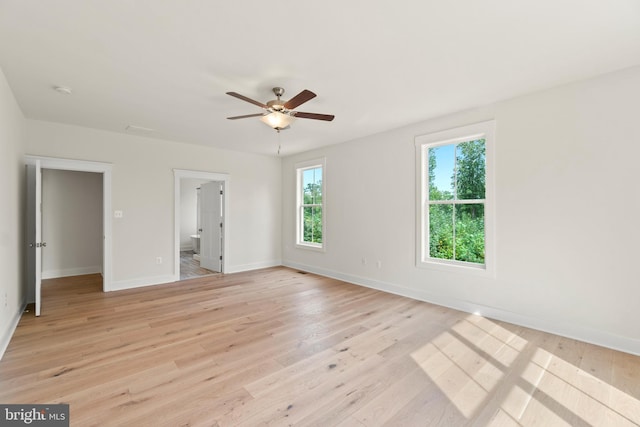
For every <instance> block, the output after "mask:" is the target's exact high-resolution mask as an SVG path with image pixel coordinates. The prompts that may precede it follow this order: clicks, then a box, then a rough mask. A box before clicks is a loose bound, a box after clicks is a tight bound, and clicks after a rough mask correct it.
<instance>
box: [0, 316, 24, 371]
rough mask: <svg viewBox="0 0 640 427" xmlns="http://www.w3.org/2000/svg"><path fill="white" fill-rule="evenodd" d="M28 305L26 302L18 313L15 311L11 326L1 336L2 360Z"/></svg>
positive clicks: (0, 358)
mask: <svg viewBox="0 0 640 427" xmlns="http://www.w3.org/2000/svg"><path fill="white" fill-rule="evenodd" d="M26 307H27V305H26V304H22V305H21V307H20V309H19V310H18V311H17V312H16V313H14V315H13V317H12V318H11V321H10V322H9V327H8V328H7V329H6V330H5V331H3V332H2V336H0V360H2V357H3V356H4V352H5V351H7V347H9V343H10V342H11V338H12V337H13V334H14V333H15V332H16V328H17V327H18V323H20V318H21V317H22V313H24V309H25V308H26Z"/></svg>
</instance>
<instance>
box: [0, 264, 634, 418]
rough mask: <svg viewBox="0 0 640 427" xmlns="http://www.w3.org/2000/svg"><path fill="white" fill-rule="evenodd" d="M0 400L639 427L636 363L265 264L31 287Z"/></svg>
mask: <svg viewBox="0 0 640 427" xmlns="http://www.w3.org/2000/svg"><path fill="white" fill-rule="evenodd" d="M0 402H2V403H25V402H26V403H60V402H64V403H69V404H70V411H71V412H70V414H71V425H73V426H94V425H95V426H123V425H140V426H146V425H166V426H177V425H190V426H219V427H222V426H233V427H236V426H252V427H253V426H258V425H274V426H289V425H296V426H298V425H299V426H329V425H331V426H333V425H336V426H338V425H340V426H356V427H361V426H382V425H384V426H394V427H395V426H432V425H433V426H459V425H476V426H486V425H496V426H510V427H511V426H521V427H522V426H533V425H544V426H547V425H598V426H600V425H603V426H607V425H612V426H616V427H617V426H620V425H623V426H624V425H629V426H632V425H635V426H638V425H640V357H638V356H633V355H629V354H625V353H620V352H616V351H614V350H610V349H605V348H602V347H597V346H593V345H591V344H585V343H581V342H578V341H575V340H571V339H567V338H562V337H558V336H555V335H550V334H545V333H543V332H539V331H533V330H530V329H527V328H523V327H519V326H514V325H510V324H507V323H504V322H498V321H494V320H491V319H486V318H483V317H480V316H474V315H470V314H467V313H462V312H459V311H456V310H450V309H447V308H444V307H438V306H434V305H431V304H428V303H424V302H419V301H415V300H411V299H407V298H403V297H399V296H397V295H390V294H385V293H382V292H378V291H375V290H372V289H368V288H363V287H359V286H355V285H350V284H347V283H344V282H341V281H339V280H335V279H328V278H324V277H320V276H316V275H313V274H302V273H300V272H298V271H296V270H292V269H289V268H284V267H278V268H269V269H264V270H256V271H250V272H246V273H238V274H229V275H223V274H217V275H212V276H206V277H199V278H193V279H189V280H185V281H182V282H177V283H173V284H165V285H158V286H151V287H146V288H138V289H130V290H125V291H119V292H110V293H103V292H102V284H101V278H100V276H99V275H86V276H76V277H69V278H61V279H52V280H48V281H45V282H44V283H43V312H42V316H41V317H39V318H36V317H34V316H33V312H32V311H30V312H28V313H25V314H24V315H23V317H22V319H21V320H20V323H19V325H18V328H17V329H16V332H15V334H14V336H13V338H12V340H11V342H10V343H9V346H8V348H7V351H6V353H5V355H4V358H3V359H2V360H1V361H0Z"/></svg>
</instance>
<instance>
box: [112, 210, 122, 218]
mask: <svg viewBox="0 0 640 427" xmlns="http://www.w3.org/2000/svg"><path fill="white" fill-rule="evenodd" d="M113 217H114V218H122V211H114V212H113Z"/></svg>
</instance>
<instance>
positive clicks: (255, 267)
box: [225, 260, 282, 274]
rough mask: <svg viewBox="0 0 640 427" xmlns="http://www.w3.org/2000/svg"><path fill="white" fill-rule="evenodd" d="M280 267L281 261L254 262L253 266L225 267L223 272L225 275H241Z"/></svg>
mask: <svg viewBox="0 0 640 427" xmlns="http://www.w3.org/2000/svg"><path fill="white" fill-rule="evenodd" d="M281 265H282V261H280V260H274V261H265V262H256V263H253V264H240V265H232V266H227V270H226V271H225V274H231V273H241V272H243V271H251V270H259V269H261V268H270V267H278V266H281Z"/></svg>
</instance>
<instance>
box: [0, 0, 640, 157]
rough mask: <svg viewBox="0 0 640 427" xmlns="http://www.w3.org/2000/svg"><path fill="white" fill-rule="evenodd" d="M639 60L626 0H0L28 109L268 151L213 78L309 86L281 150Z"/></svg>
mask: <svg viewBox="0 0 640 427" xmlns="http://www.w3.org/2000/svg"><path fill="white" fill-rule="evenodd" d="M639 64H640V1H638V0H604V1H603V0H537V1H519V0H452V1H443V0H440V1H435V0H415V1H402V0H397V1H393V2H392V1H389V0H384V1H381V0H368V1H364V0H357V1H354V0H352V1H345V0H341V1H338V0H324V1H316V2H307V1H301V0H298V1H293V0H271V1H264V0H244V1H214V0H209V1H207V0H108V1H101V0H56V1H43V0H0V67H1V68H2V69H3V71H4V73H5V75H6V77H7V79H8V81H9V84H10V85H11V87H12V89H13V92H14V95H15V97H16V99H17V100H18V103H19V104H20V107H21V108H22V111H23V112H24V114H25V115H26V116H27V117H28V118H33V119H39V120H47V121H54V122H61V123H69V124H75V125H80V126H87V127H92V128H98V129H105V130H110V131H115V132H128V131H127V130H126V127H127V126H128V125H136V126H142V127H146V128H151V129H154V131H153V132H148V133H145V132H140V131H134V132H133V133H136V134H140V135H145V136H151V137H154V138H161V139H169V140H174V141H178V142H186V143H195V144H202V145H208V146H215V147H221V148H227V149H233V150H241V151H250V152H256V153H264V154H269V155H275V153H276V150H277V145H278V138H277V135H276V133H275V131H273V130H272V129H270V128H269V127H267V126H266V125H264V124H263V123H261V122H260V121H259V119H258V118H250V119H244V120H236V121H231V120H227V119H226V117H228V116H234V115H242V114H251V113H259V112H260V111H261V110H260V109H259V108H258V107H256V106H254V105H252V104H249V103H246V102H243V101H241V100H239V99H236V98H233V97H230V96H228V95H225V92H228V91H235V92H239V93H241V94H243V95H246V96H248V97H250V98H253V99H256V100H259V101H262V102H266V101H267V100H269V99H273V98H274V96H273V94H272V93H271V88H272V87H273V86H282V87H284V88H285V90H286V93H285V96H284V97H283V98H284V99H289V98H290V97H293V95H295V94H297V93H298V92H300V91H301V90H303V89H309V90H311V91H313V92H315V93H317V94H318V96H317V98H315V99H312V100H311V101H309V102H308V103H306V104H304V105H303V106H301V107H299V108H298V110H301V111H308V112H317V113H329V114H335V115H336V118H335V120H334V121H333V122H322V121H315V120H305V119H297V120H296V121H295V123H293V125H292V126H291V129H287V130H285V131H283V132H282V133H281V135H280V137H281V142H282V146H283V148H282V153H283V154H285V155H286V154H291V153H294V152H300V151H304V150H308V149H311V148H314V147H319V146H322V145H328V144H335V143H339V142H344V141H347V140H351V139H354V138H358V137H362V136H366V135H370V134H374V133H377V132H380V131H384V130H388V129H392V128H396V127H399V126H403V125H406V124H409V123H414V122H418V121H421V120H426V119H429V118H432V117H436V116H440V115H443V114H447V113H452V112H455V111H459V110H463V109H467V108H472V107H476V106H479V105H483V104H488V103H491V102H495V101H498V100H502V99H506V98H510V97H513V96H516V95H520V94H524V93H528V92H532V91H536V90H540V89H544V88H547V87H551V86H555V85H559V84H563V83H567V82H570V81H575V80H580V79H584V78H588V77H591V76H595V75H598V74H602V73H606V72H610V71H614V70H618V69H623V68H627V67H630V66H635V65H639ZM56 85H62V86H69V87H71V88H72V89H73V94H72V95H70V96H68V95H62V94H60V93H58V92H56V91H54V90H53V89H52V87H53V86H56Z"/></svg>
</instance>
